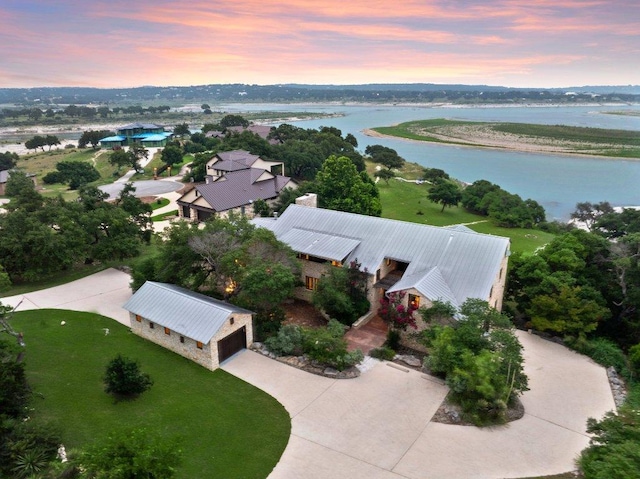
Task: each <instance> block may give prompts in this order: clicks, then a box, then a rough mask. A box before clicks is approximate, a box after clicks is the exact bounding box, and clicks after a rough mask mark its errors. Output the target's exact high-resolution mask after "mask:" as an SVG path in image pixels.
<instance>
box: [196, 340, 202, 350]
mask: <svg viewBox="0 0 640 479" xmlns="http://www.w3.org/2000/svg"><path fill="white" fill-rule="evenodd" d="M196 347H197V348H198V349H202V343H201V342H200V341H196Z"/></svg>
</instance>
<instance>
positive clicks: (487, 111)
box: [221, 104, 640, 220]
mask: <svg viewBox="0 0 640 479" xmlns="http://www.w3.org/2000/svg"><path fill="white" fill-rule="evenodd" d="M221 108H223V109H224V110H225V111H229V112H243V111H244V112H247V111H256V110H262V111H265V110H268V111H309V112H315V111H317V112H323V113H327V112H332V113H339V114H342V115H344V116H341V117H336V118H323V119H320V120H306V121H299V122H295V125H296V126H299V127H302V128H319V127H320V126H334V127H336V128H339V129H340V130H342V133H343V135H344V134H347V133H351V134H353V135H354V136H355V137H356V138H357V140H358V148H359V150H361V151H364V149H365V148H366V146H367V145H371V144H381V145H385V146H388V147H390V148H394V149H395V150H397V151H398V153H399V154H400V155H401V156H402V157H404V158H405V159H406V160H408V161H412V162H415V163H418V164H421V165H423V166H427V167H432V168H441V169H443V170H445V171H447V172H448V173H449V174H450V175H451V176H454V177H456V178H458V179H460V180H462V181H466V182H469V183H472V182H473V181H475V180H478V179H486V180H489V181H491V182H493V183H496V184H498V185H500V186H501V187H502V188H504V189H505V190H507V191H509V192H511V193H517V194H519V195H520V196H522V197H523V198H533V199H534V200H536V201H538V202H539V203H540V204H542V205H543V206H544V208H545V209H546V211H547V216H548V218H549V219H560V220H566V219H568V218H569V215H570V213H571V212H572V211H573V210H574V208H575V205H576V203H577V202H580V201H592V202H597V201H609V202H610V203H611V204H613V205H614V206H629V205H640V189H639V187H640V159H638V160H617V159H601V158H582V157H570V156H564V155H546V154H531V153H517V152H509V151H498V150H489V149H482V148H478V149H476V148H462V147H454V146H443V145H438V144H430V143H427V142H424V143H423V142H410V141H404V140H394V139H383V138H373V137H368V136H365V135H364V134H363V133H362V131H363V130H364V129H366V128H372V127H377V126H388V125H393V124H395V123H400V122H403V121H409V120H418V119H429V118H449V119H459V120H484V121H510V122H521V123H540V124H563V125H574V126H587V127H596V128H619V129H625V130H636V131H638V132H639V134H640V117H631V116H623V115H608V114H604V113H602V112H605V111H620V110H633V111H640V106H639V105H635V106H587V107H499V108H496V107H473V108H422V107H404V106H385V107H381V106H341V105H315V104H305V105H282V104H228V105H221Z"/></svg>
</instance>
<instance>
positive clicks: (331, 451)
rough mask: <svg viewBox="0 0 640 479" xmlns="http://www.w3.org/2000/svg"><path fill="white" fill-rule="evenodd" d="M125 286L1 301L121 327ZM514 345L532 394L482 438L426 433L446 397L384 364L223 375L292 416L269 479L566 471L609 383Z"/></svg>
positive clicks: (548, 352) (91, 280)
mask: <svg viewBox="0 0 640 479" xmlns="http://www.w3.org/2000/svg"><path fill="white" fill-rule="evenodd" d="M129 282H130V277H129V275H127V274H125V273H123V272H121V271H117V270H114V269H109V270H105V271H102V272H100V273H96V274H95V275H92V276H89V277H87V278H83V279H81V280H77V281H73V282H71V283H68V284H65V285H61V286H56V287H54V288H50V289H47V290H42V291H35V292H33V293H28V294H25V295H21V296H13V297H8V298H0V301H1V302H2V303H3V304H9V305H12V306H15V305H17V304H18V303H19V302H20V301H22V303H21V304H20V307H19V309H18V310H19V311H20V310H26V309H37V308H61V309H71V310H77V311H89V312H97V313H99V314H102V315H105V316H108V317H111V318H113V319H115V320H116V321H118V322H120V323H123V324H125V325H128V313H127V312H126V311H124V310H123V309H122V307H121V306H122V304H124V302H125V301H127V300H128V299H129V297H130V296H131V290H130V288H129ZM518 336H519V338H520V341H521V342H522V344H523V346H524V357H525V369H526V372H527V374H528V376H529V387H530V388H531V390H530V391H528V392H526V393H525V394H524V395H523V397H522V402H523V403H524V406H525V410H526V413H525V416H524V417H523V418H522V419H520V420H518V421H514V422H512V423H509V424H507V425H505V426H500V427H495V428H490V429H479V428H475V427H467V426H451V425H445V424H438V423H433V422H431V418H432V416H433V414H434V413H435V411H436V410H437V408H438V406H439V405H440V403H441V402H442V400H443V398H444V397H445V395H446V393H447V389H446V387H445V386H443V385H442V384H441V383H440V382H438V381H437V380H434V379H433V378H430V377H429V376H425V375H423V374H421V373H419V372H416V371H413V370H408V369H406V368H399V367H397V366H395V365H390V364H389V363H385V362H376V363H375V364H374V366H373V367H372V368H371V369H369V370H368V371H366V372H364V373H363V374H362V375H361V376H360V377H359V378H356V379H344V380H336V379H328V378H324V377H319V376H314V375H312V374H308V373H305V372H303V371H300V370H298V369H295V368H293V367H290V366H287V365H284V364H282V363H279V362H277V361H274V360H271V359H268V358H265V357H264V356H262V355H260V354H258V353H255V352H253V351H243V352H241V353H238V354H237V355H236V356H234V357H233V358H231V359H229V360H228V361H227V362H225V363H224V364H223V366H222V368H223V369H224V370H226V371H228V372H229V373H231V374H233V375H235V376H237V377H239V378H241V379H243V380H245V381H247V382H249V383H251V384H253V385H255V386H257V387H258V388H260V389H262V390H264V391H265V392H267V393H268V394H270V395H272V396H273V397H275V398H276V399H277V400H278V401H280V402H281V403H282V404H283V405H284V407H285V408H286V409H287V411H288V412H289V414H290V415H291V423H292V430H291V437H290V439H289V443H288V445H287V448H286V449H285V451H284V454H283V455H282V458H281V459H280V462H279V463H278V465H277V466H276V468H275V469H274V471H273V472H272V474H271V475H270V476H269V477H270V478H273V479H282V478H287V479H289V478H290V479H298V478H305V479H335V478H355V479H360V478H362V479H365V478H367V479H401V478H404V479H407V478H409V479H422V478H424V479H431V478H434V479H435V478H437V479H447V478H518V477H528V476H542V475H549V474H556V473H560V472H566V471H569V470H572V469H574V460H575V458H576V457H577V456H578V454H579V453H580V451H581V450H582V449H583V448H584V447H586V446H587V444H588V442H589V438H588V436H587V434H586V432H585V427H586V420H587V418H589V417H596V418H600V417H602V415H603V414H604V413H605V412H607V411H609V410H612V409H614V408H615V406H614V402H613V397H612V394H611V390H610V388H609V382H608V380H607V376H606V372H605V370H604V368H602V367H601V366H598V365H597V364H595V363H593V362H592V361H591V360H590V359H588V358H586V357H584V356H581V355H579V354H576V353H574V352H573V351H570V350H568V349H566V348H564V347H562V346H560V345H557V344H554V343H551V342H548V341H545V340H543V339H541V338H539V337H537V336H534V335H530V334H526V333H522V332H519V333H518ZM252 413H255V414H259V412H258V411H253V412H252Z"/></svg>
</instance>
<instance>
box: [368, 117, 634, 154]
mask: <svg viewBox="0 0 640 479" xmlns="http://www.w3.org/2000/svg"><path fill="white" fill-rule="evenodd" d="M372 131H374V132H376V133H379V134H381V135H388V136H394V137H400V138H406V139H410V140H418V141H429V142H434V143H442V144H450V145H463V146H473V147H480V148H483V147H484V148H502V149H511V150H524V151H545V152H550V153H563V154H577V155H595V156H608V157H615V158H638V159H640V132H637V131H630V130H613V129H603V128H586V127H578V126H567V125H537V124H529V123H497V122H496V123H494V122H475V121H457V120H447V119H443V118H437V119H432V120H418V121H409V122H405V123H400V124H399V125H395V126H385V127H376V128H372Z"/></svg>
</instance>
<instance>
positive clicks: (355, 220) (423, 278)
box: [253, 195, 509, 311]
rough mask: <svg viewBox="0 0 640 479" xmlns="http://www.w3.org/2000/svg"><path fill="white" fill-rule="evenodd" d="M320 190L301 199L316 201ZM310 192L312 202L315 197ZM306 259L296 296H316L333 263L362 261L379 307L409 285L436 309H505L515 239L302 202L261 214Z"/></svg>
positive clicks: (419, 301)
mask: <svg viewBox="0 0 640 479" xmlns="http://www.w3.org/2000/svg"><path fill="white" fill-rule="evenodd" d="M313 197H315V195H306V196H305V197H302V198H299V200H300V203H303V204H304V202H306V203H307V204H313V203H314V202H313V201H312V200H313ZM310 198H311V200H310ZM253 222H254V224H256V225H258V226H261V227H264V228H267V229H269V230H271V231H273V232H274V234H275V235H276V237H277V238H278V239H279V240H280V241H282V242H284V243H286V244H288V245H289V246H290V247H291V248H292V249H293V250H294V251H296V252H297V253H298V258H300V259H301V260H302V278H301V279H302V281H303V284H304V286H303V287H300V288H298V290H297V292H296V294H297V296H298V297H299V298H301V299H306V300H310V299H311V297H312V293H313V291H314V290H315V289H316V288H317V284H318V280H319V279H320V277H321V276H322V275H323V274H324V273H326V272H327V271H328V269H329V268H330V267H332V266H339V267H341V266H343V265H349V264H350V263H351V262H352V261H355V260H357V261H358V262H359V263H360V264H361V270H363V271H365V270H366V271H368V272H369V281H368V290H369V292H368V295H369V301H370V302H371V310H372V311H376V310H377V309H378V307H379V301H380V299H381V298H383V297H384V296H385V295H386V294H389V293H393V292H400V291H404V292H405V293H406V296H405V298H404V304H405V306H407V305H408V303H409V302H412V303H413V304H415V305H417V306H421V307H430V306H431V305H432V303H433V301H435V300H440V301H448V302H450V303H451V304H453V306H456V307H457V306H460V305H461V304H462V303H464V301H465V300H467V299H469V298H479V299H483V300H485V301H488V302H489V304H490V305H491V306H493V307H494V308H496V309H498V310H499V309H501V308H502V297H503V294H504V288H505V277H506V270H507V261H508V256H509V239H508V238H503V237H499V236H491V235H486V234H479V233H475V232H473V231H472V230H470V229H468V228H466V227H463V226H456V227H450V228H441V227H436V226H428V225H420V224H417V223H407V222H403V221H395V220H390V219H384V218H377V217H373V216H363V215H357V214H353V213H345V212H342V211H333V210H326V209H320V208H315V207H309V206H301V205H300V204H295V205H291V206H289V207H288V208H287V209H286V210H285V212H284V213H283V214H282V215H281V216H280V217H277V218H255V219H254V220H253Z"/></svg>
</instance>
